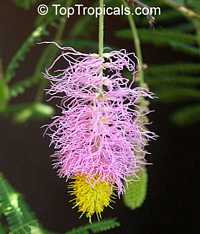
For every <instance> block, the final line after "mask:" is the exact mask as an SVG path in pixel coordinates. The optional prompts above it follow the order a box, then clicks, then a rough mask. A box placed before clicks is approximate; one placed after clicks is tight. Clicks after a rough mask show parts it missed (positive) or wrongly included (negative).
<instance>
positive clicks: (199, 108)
mask: <svg viewBox="0 0 200 234" xmlns="http://www.w3.org/2000/svg"><path fill="white" fill-rule="evenodd" d="M171 119H172V120H173V121H174V122H175V123H176V124H177V125H179V126H185V125H191V124H194V123H197V122H199V121H200V104H193V105H191V106H187V107H185V108H182V109H180V110H178V111H176V112H175V113H174V114H173V115H172V117H171Z"/></svg>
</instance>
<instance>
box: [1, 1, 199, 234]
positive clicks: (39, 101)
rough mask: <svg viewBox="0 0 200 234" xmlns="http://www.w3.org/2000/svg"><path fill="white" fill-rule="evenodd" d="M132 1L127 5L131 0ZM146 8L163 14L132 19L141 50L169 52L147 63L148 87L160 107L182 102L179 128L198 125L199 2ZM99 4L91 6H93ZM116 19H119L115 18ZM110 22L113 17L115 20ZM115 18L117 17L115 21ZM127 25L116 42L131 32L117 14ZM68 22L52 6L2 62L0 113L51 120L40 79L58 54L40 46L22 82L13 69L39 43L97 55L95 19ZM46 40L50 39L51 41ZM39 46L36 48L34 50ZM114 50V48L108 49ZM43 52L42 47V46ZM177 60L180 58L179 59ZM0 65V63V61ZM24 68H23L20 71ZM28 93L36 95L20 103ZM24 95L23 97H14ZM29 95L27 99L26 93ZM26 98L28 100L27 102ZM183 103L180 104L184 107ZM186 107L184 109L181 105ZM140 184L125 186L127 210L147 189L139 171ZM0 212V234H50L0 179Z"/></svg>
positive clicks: (20, 119) (104, 225)
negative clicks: (55, 12)
mask: <svg viewBox="0 0 200 234" xmlns="http://www.w3.org/2000/svg"><path fill="white" fill-rule="evenodd" d="M13 2H15V3H16V6H17V7H20V8H23V9H24V10H28V11H31V10H33V9H34V11H35V9H36V7H37V4H39V3H40V2H43V1H40V0H13ZM48 2H49V6H50V5H51V4H52V3H57V4H61V5H62V6H70V5H73V4H75V3H76V1H73V0H51V1H48ZM129 2H130V1H129ZM142 2H143V3H144V4H147V5H148V6H160V7H161V10H162V14H161V15H160V16H158V15H157V16H156V17H155V22H154V23H153V22H152V17H151V16H147V17H145V16H134V17H133V20H134V22H135V24H136V26H137V31H138V39H139V41H140V42H141V47H142V48H143V47H144V46H151V53H157V54H158V57H159V55H160V54H161V55H162V56H161V57H162V58H163V55H164V53H165V52H166V51H169V52H170V54H172V58H171V63H169V59H167V60H166V61H168V62H167V63H166V61H165V59H160V61H159V63H158V64H152V63H151V64H145V62H146V61H145V60H146V51H145V50H143V51H142V52H143V57H144V61H145V62H144V64H143V65H144V66H143V67H144V69H143V71H144V80H145V82H146V83H147V85H148V86H149V87H150V89H151V90H152V91H153V92H155V94H156V96H157V97H158V99H156V100H155V101H156V102H160V103H162V102H163V103H176V106H177V103H180V107H179V108H177V110H175V111H174V113H172V114H171V117H170V118H171V120H172V121H173V122H174V123H176V124H177V125H179V126H185V125H190V124H194V123H198V122H199V121H200V104H199V100H200V89H199V86H200V65H199V61H200V4H199V3H197V2H198V1H197V0H144V1H142ZM96 3H97V2H93V3H92V4H93V5H95V4H96ZM106 4H107V5H112V6H117V5H120V4H122V1H121V0H107V1H106ZM118 17H119V16H118ZM113 19H114V18H113ZM116 19H117V18H115V20H116ZM121 20H122V21H123V24H124V25H127V26H125V27H124V28H122V29H118V30H116V31H115V32H114V36H115V37H116V38H117V39H120V40H125V41H127V42H128V43H129V45H130V46H131V45H134V43H133V42H134V40H135V38H133V33H132V31H131V28H129V26H128V20H127V17H126V16H121ZM67 21H68V19H65V18H62V17H60V16H59V15H58V16H56V15H55V14H54V11H53V9H52V8H51V7H49V13H48V14H47V15H45V16H37V17H36V19H35V23H34V30H33V32H32V33H31V34H30V35H29V36H28V37H27V39H25V40H24V42H23V43H22V45H20V46H19V49H18V50H17V51H16V53H14V54H13V56H12V58H11V59H10V62H9V64H8V66H7V67H3V68H2V66H1V63H0V114H1V115H3V116H5V117H8V118H11V119H12V120H14V121H15V122H17V123H21V124H22V123H25V122H26V121H30V120H41V119H43V118H49V117H51V116H52V115H53V114H54V109H53V107H51V106H50V105H47V104H46V103H44V98H43V92H44V89H45V88H46V86H47V83H46V80H44V79H43V78H42V72H44V70H45V67H46V66H48V65H49V64H50V63H51V62H52V61H53V59H54V58H55V57H56V54H57V52H58V50H57V49H56V48H55V47H53V46H51V45H49V46H43V47H45V48H44V50H43V51H42V52H41V55H40V57H39V58H38V63H37V64H36V66H35V69H34V71H33V73H32V74H29V75H28V77H23V79H21V77H20V79H15V78H17V71H18V69H20V66H21V65H23V61H25V59H26V57H27V55H28V54H29V53H30V51H32V50H33V49H34V47H35V45H36V43H37V42H39V41H42V40H45V39H46V38H47V36H48V40H55V41H56V42H59V43H62V44H63V45H65V46H72V47H75V48H76V49H79V50H83V51H84V50H87V51H88V52H91V53H93V52H95V51H96V50H97V48H98V43H97V41H95V40H93V39H91V38H93V37H91V35H92V34H93V32H94V31H95V32H96V28H97V24H96V19H95V18H94V17H92V16H79V17H77V18H76V20H75V22H74V23H73V27H67V26H66V25H67V23H68V22H67ZM65 29H66V33H65ZM49 37H50V38H51V39H49ZM38 47H39V46H38ZM106 47H108V48H114V45H106ZM40 48H41V46H40ZM180 56H181V57H180ZM0 62H1V60H0ZM21 69H23V67H22V68H21ZM30 89H31V90H32V91H34V93H35V97H32V100H29V102H28V101H25V102H24V103H23V102H21V101H19V100H26V97H27V95H28V94H29V92H30ZM21 95H24V97H25V98H24V99H18V97H19V96H21ZM28 96H29V95H28ZM29 99H30V98H29ZM183 103H184V105H183ZM185 105H186V106H185ZM139 177H140V179H139V180H138V181H132V182H129V183H128V188H127V191H126V193H125V195H124V203H125V205H126V206H128V207H129V208H131V209H135V208H137V207H139V206H141V205H142V203H143V201H144V199H145V196H146V190H147V173H146V171H145V170H144V171H142V172H141V174H140V175H139ZM0 212H1V217H4V218H6V220H7V222H6V224H5V223H4V222H2V224H0V233H2V234H3V233H8V231H9V233H19V234H20V233H22V234H23V233H37V234H39V233H49V232H47V231H45V230H43V229H42V227H41V226H40V224H39V222H38V220H37V218H36V217H35V216H34V215H33V214H32V212H31V211H30V208H29V207H28V206H27V205H26V203H25V201H24V199H23V198H22V196H21V195H19V194H18V193H16V192H15V191H14V189H13V188H12V187H11V186H10V185H9V184H8V182H7V181H6V180H5V179H4V178H3V177H2V176H1V177H0ZM117 226H119V223H118V222H117V221H116V220H114V219H113V220H107V221H102V222H99V223H94V224H92V225H86V226H84V227H80V228H77V229H73V230H71V231H69V232H67V233H68V234H75V233H82V234H86V233H99V232H101V231H105V230H109V229H111V228H114V227H117Z"/></svg>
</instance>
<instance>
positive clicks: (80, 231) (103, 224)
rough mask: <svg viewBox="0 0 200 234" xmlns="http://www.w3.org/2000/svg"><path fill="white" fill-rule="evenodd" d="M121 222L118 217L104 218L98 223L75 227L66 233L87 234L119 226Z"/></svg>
mask: <svg viewBox="0 0 200 234" xmlns="http://www.w3.org/2000/svg"><path fill="white" fill-rule="evenodd" d="M119 226H120V224H119V222H118V221H117V220H116V219H108V220H102V221H99V222H96V223H92V224H88V225H85V226H83V227H79V228H75V229H73V230H71V231H68V232H66V234H86V233H88V234H89V233H90V232H92V233H100V232H104V231H108V230H111V229H114V228H117V227H119Z"/></svg>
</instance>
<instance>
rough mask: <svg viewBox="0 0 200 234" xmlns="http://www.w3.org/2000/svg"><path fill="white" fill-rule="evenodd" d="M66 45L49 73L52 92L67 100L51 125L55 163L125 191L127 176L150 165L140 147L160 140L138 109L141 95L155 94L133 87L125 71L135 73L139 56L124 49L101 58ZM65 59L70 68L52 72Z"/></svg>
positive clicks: (61, 170) (63, 173)
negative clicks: (143, 124)
mask: <svg viewBox="0 0 200 234" xmlns="http://www.w3.org/2000/svg"><path fill="white" fill-rule="evenodd" d="M61 49H62V53H61V55H60V56H59V57H58V58H57V59H56V60H55V62H54V63H53V64H52V66H51V67H50V68H49V69H48V70H47V74H46V78H47V79H49V80H50V82H51V87H50V89H49V90H48V91H47V93H48V94H49V95H51V96H52V97H59V98H60V99H61V109H62V114H61V116H57V117H55V118H54V120H53V122H52V123H51V124H49V126H48V129H47V132H48V135H49V136H50V138H51V144H53V145H54V149H55V154H54V156H55V162H54V166H55V167H56V168H57V169H58V174H59V176H60V177H65V178H66V179H69V178H70V177H73V176H76V175H87V176H88V177H91V178H98V180H101V181H106V182H109V183H111V184H112V185H114V186H116V188H117V190H118V195H120V194H121V193H122V192H123V190H124V181H125V180H126V179H127V177H129V176H132V175H135V174H136V172H137V171H138V170H140V168H141V167H142V166H143V165H144V164H145V159H144V157H137V155H136V154H137V151H138V150H139V151H143V149H144V147H145V145H146V144H147V142H148V140H149V139H151V138H154V134H153V133H151V132H149V131H148V130H146V128H145V129H143V126H142V125H140V124H139V121H138V118H139V115H140V114H139V113H140V112H139V111H137V108H136V107H137V106H138V102H139V100H140V99H141V98H143V97H149V98H151V97H152V95H151V94H150V93H149V92H148V91H147V90H145V89H142V88H133V82H130V81H129V80H128V79H127V78H125V77H124V76H123V74H122V72H123V71H124V69H127V70H128V71H129V72H132V73H134V72H135V63H134V61H133V59H134V58H135V57H134V54H128V53H127V52H126V51H125V50H120V51H113V52H111V53H108V54H105V57H104V58H101V57H99V56H98V55H96V54H83V53H80V52H77V51H75V50H74V49H72V48H61ZM131 57H132V59H131ZM62 59H64V63H66V64H65V65H64V68H63V69H59V70H57V71H54V73H55V72H56V73H57V75H56V76H55V75H51V74H50V73H51V72H52V70H54V68H55V66H57V63H58V62H61V60H62ZM141 155H144V154H141Z"/></svg>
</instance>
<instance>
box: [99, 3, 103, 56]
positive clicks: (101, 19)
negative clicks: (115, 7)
mask: <svg viewBox="0 0 200 234" xmlns="http://www.w3.org/2000/svg"><path fill="white" fill-rule="evenodd" d="M99 7H100V8H101V10H102V14H101V15H100V16H99V55H100V56H101V57H102V56H103V50H104V14H103V8H104V0H99Z"/></svg>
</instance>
